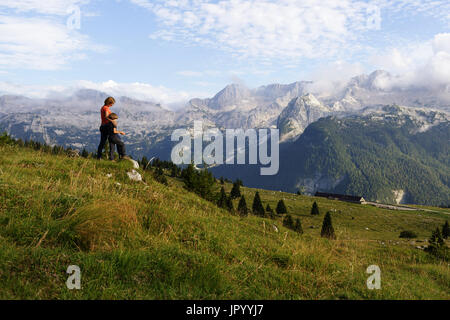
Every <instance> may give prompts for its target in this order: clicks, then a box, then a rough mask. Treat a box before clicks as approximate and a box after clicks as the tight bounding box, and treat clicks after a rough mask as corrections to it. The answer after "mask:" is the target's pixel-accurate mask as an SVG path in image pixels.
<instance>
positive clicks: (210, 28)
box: [130, 0, 450, 64]
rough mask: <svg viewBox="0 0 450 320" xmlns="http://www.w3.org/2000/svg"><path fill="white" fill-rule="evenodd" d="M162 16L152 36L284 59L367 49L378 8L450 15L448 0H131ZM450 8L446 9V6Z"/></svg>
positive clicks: (343, 55)
mask: <svg viewBox="0 0 450 320" xmlns="http://www.w3.org/2000/svg"><path fill="white" fill-rule="evenodd" d="M130 1H131V2H132V3H134V4H136V5H139V6H141V7H144V8H146V9H148V10H150V11H151V12H152V13H154V14H155V15H156V17H157V18H158V19H159V21H160V26H161V27H160V28H159V29H158V30H157V31H156V32H154V33H152V34H151V36H150V37H151V38H152V39H161V40H164V41H182V42H184V43H186V44H190V45H191V44H200V45H204V46H209V47H215V48H218V49H221V50H224V51H227V52H230V53H231V54H233V55H234V56H237V57H241V58H252V59H255V58H256V59H260V60H261V61H264V60H266V61H267V60H272V59H276V60H278V61H284V62H285V63H286V64H290V63H292V61H299V60H301V59H302V58H329V57H332V58H333V59H343V58H348V57H349V55H351V54H354V53H356V52H358V50H364V49H367V45H365V46H364V45H361V41H362V40H363V37H364V35H365V33H366V31H369V30H373V29H374V28H377V27H378V26H377V23H374V22H377V21H380V19H381V16H378V14H379V13H380V12H383V13H386V14H391V13H395V14H396V15H401V14H418V13H423V14H427V15H431V16H433V17H436V18H441V19H448V16H447V15H443V14H442V11H445V9H446V8H448V9H450V5H449V4H448V1H440V0H434V1H417V0H410V1H405V0H402V1H387V0H376V1H362V0H279V1H270V0H229V1H224V0H221V1H210V0H171V1H167V0H153V1H149V0H130ZM446 12H448V10H447V11H446Z"/></svg>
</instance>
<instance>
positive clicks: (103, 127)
mask: <svg viewBox="0 0 450 320" xmlns="http://www.w3.org/2000/svg"><path fill="white" fill-rule="evenodd" d="M115 103H116V100H115V99H114V98H113V97H109V98H107V99H106V100H105V105H104V106H103V107H102V108H101V109H100V115H101V117H102V125H101V126H100V134H101V138H100V144H99V145H98V151H97V159H99V160H100V159H101V157H102V152H103V148H104V147H105V144H106V141H108V134H107V132H106V125H107V124H108V123H109V120H108V116H109V115H110V114H111V110H110V109H109V108H111V107H112V106H113V105H114V104H115Z"/></svg>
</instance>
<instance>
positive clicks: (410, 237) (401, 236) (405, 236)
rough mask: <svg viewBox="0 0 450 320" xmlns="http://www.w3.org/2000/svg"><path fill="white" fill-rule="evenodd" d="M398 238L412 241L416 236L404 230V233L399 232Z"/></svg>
mask: <svg viewBox="0 0 450 320" xmlns="http://www.w3.org/2000/svg"><path fill="white" fill-rule="evenodd" d="M399 238H407V239H413V238H417V234H415V233H414V232H412V231H409V230H405V231H402V232H400V236H399Z"/></svg>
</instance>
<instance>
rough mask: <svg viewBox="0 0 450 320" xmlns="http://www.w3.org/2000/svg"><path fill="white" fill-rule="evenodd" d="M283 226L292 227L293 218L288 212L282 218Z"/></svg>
mask: <svg viewBox="0 0 450 320" xmlns="http://www.w3.org/2000/svg"><path fill="white" fill-rule="evenodd" d="M283 226H285V227H286V228H289V229H293V227H294V220H292V216H291V215H290V214H288V215H286V216H285V217H284V219H283Z"/></svg>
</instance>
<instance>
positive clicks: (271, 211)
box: [266, 204, 275, 219]
mask: <svg viewBox="0 0 450 320" xmlns="http://www.w3.org/2000/svg"><path fill="white" fill-rule="evenodd" d="M266 213H267V214H268V215H269V217H270V218H271V219H274V218H275V214H274V212H273V209H272V208H271V207H270V204H267V207H266Z"/></svg>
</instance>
